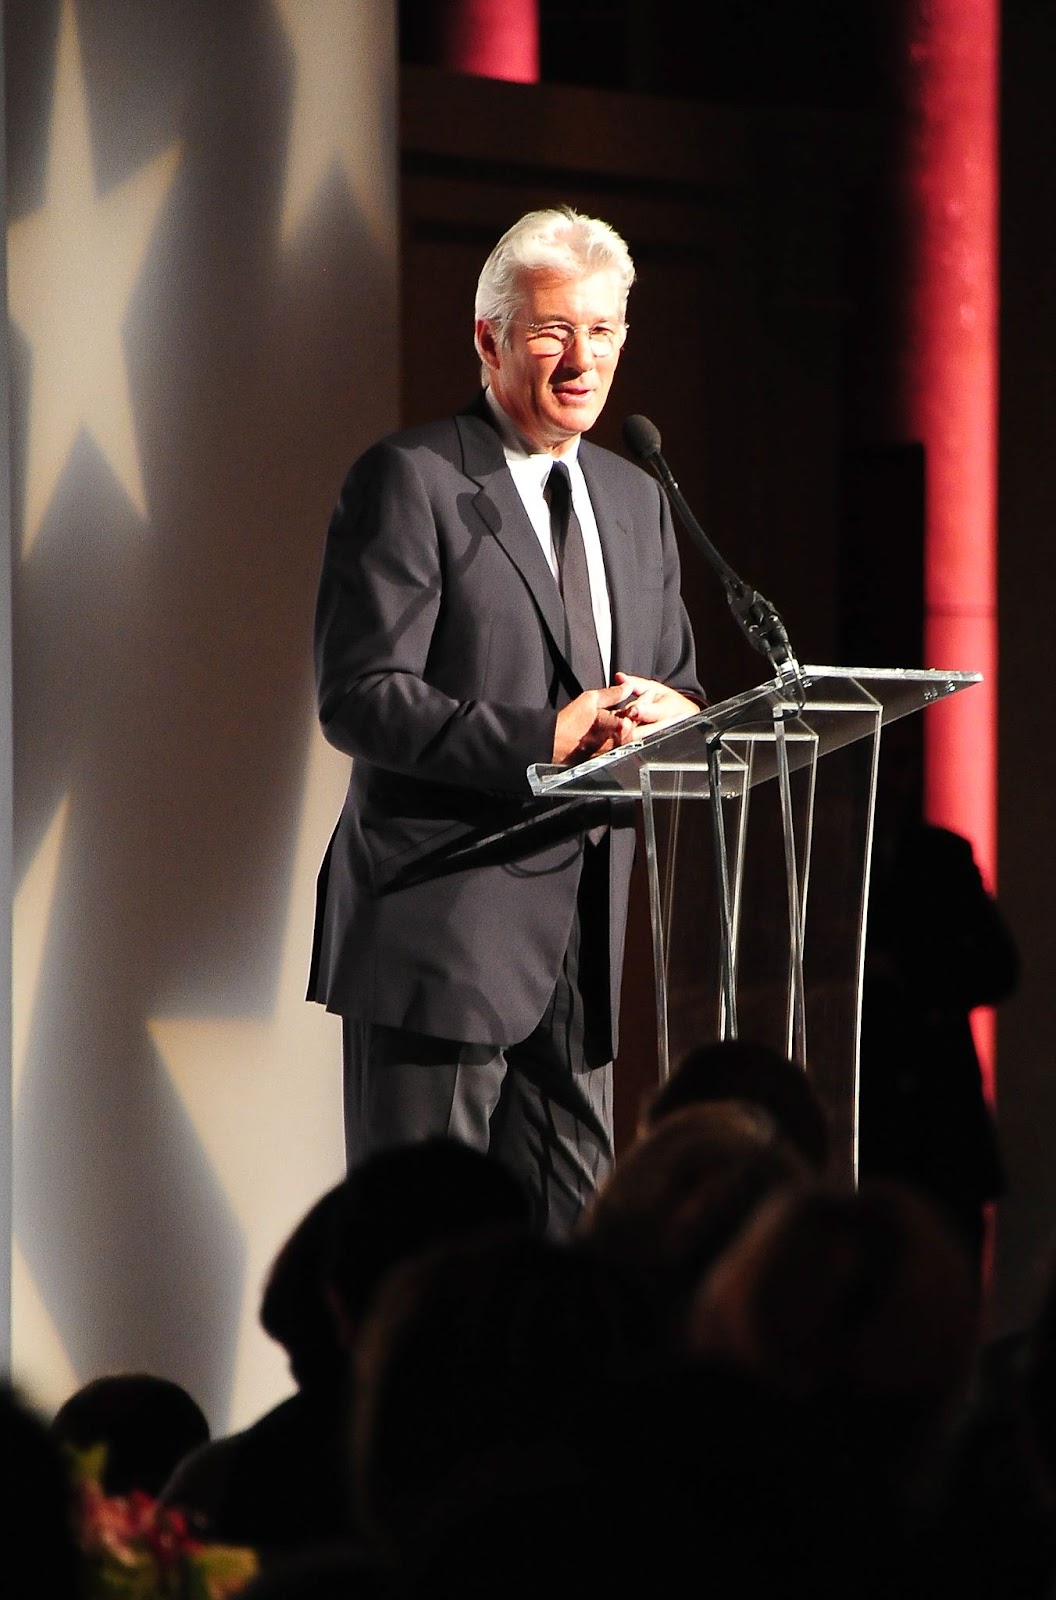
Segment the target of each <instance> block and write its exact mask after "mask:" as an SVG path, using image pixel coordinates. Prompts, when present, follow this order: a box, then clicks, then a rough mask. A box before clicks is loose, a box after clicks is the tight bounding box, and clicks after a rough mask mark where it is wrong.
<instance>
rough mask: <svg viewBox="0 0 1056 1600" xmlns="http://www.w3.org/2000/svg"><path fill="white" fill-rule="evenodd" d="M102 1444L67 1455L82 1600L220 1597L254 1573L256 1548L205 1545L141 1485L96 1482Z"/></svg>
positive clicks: (100, 1472)
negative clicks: (112, 1489) (127, 1490)
mask: <svg viewBox="0 0 1056 1600" xmlns="http://www.w3.org/2000/svg"><path fill="white" fill-rule="evenodd" d="M105 1461H106V1448H105V1446H98V1447H96V1448H95V1449H92V1450H86V1451H81V1452H76V1453H75V1454H74V1457H73V1476H74V1488H75V1492H76V1501H75V1514H76V1534H77V1542H78V1545H79V1547H80V1550H81V1555H82V1558H83V1561H84V1572H85V1584H84V1591H83V1592H84V1597H85V1600H226V1596H228V1595H233V1594H237V1593H238V1591H239V1590H240V1589H241V1588H243V1587H244V1585H245V1584H246V1583H248V1581H249V1579H250V1578H251V1577H252V1576H253V1575H254V1573H255V1572H256V1571H257V1567H258V1562H257V1556H256V1553H255V1551H253V1550H247V1549H243V1548H241V1547H239V1546H236V1545H223V1544H210V1543H208V1542H206V1541H204V1540H202V1539H200V1538H198V1537H196V1536H195V1534H194V1533H193V1531H192V1529H191V1526H190V1524H189V1522H188V1519H187V1517H186V1515H185V1514H184V1513H183V1512H182V1511H180V1510H178V1509H177V1508H176V1507H174V1506H163V1505H159V1503H158V1502H157V1501H156V1500H154V1499H152V1498H151V1496H150V1495H148V1494H145V1493H143V1492H142V1491H141V1490H138V1489H136V1490H133V1491H132V1493H131V1494H128V1495H109V1494H107V1493H106V1492H105V1490H104V1489H103V1487H102V1476H103V1468H104V1465H105Z"/></svg>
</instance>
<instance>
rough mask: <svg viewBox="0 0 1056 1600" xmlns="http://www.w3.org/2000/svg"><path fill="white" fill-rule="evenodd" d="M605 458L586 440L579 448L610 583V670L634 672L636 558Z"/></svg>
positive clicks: (636, 658) (630, 531)
mask: <svg viewBox="0 0 1056 1600" xmlns="http://www.w3.org/2000/svg"><path fill="white" fill-rule="evenodd" d="M604 459H605V458H604V455H603V453H602V452H601V451H600V450H599V449H598V447H597V446H596V445H591V444H588V443H587V441H586V440H584V441H583V443H582V444H581V445H580V447H579V464H580V466H581V467H582V468H583V476H584V478H585V479H586V482H587V489H588V490H589V492H590V503H591V505H592V506H593V507H594V516H595V519H596V520H597V524H598V535H599V537H600V539H601V550H602V555H603V556H604V558H605V573H606V576H607V578H608V580H609V606H610V609H611V611H612V670H613V672H615V671H616V669H617V668H622V669H623V670H624V671H627V672H634V671H635V670H637V668H636V665H635V664H636V663H640V662H641V640H640V637H639V632H640V630H639V619H640V617H641V606H640V605H639V604H638V603H637V592H638V555H637V547H636V545H635V538H634V526H633V523H632V521H631V518H630V515H629V514H628V511H627V508H626V506H625V505H624V504H623V502H622V501H621V500H620V499H619V497H618V496H617V495H616V494H615V493H614V492H611V490H610V488H609V485H608V482H607V475H606V473H605V471H604Z"/></svg>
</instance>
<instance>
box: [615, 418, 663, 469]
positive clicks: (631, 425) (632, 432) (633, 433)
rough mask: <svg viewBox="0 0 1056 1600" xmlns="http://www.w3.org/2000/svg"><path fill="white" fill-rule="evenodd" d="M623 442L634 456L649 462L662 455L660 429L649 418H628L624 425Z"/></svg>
mask: <svg viewBox="0 0 1056 1600" xmlns="http://www.w3.org/2000/svg"><path fill="white" fill-rule="evenodd" d="M623 442H624V444H625V445H626V446H627V448H628V450H630V452H631V454H632V455H636V456H638V457H639V459H640V460H642V461H648V460H649V459H650V457H651V456H658V455H659V454H660V429H659V428H658V427H657V426H656V424H655V423H653V422H650V421H649V418H648V417H628V418H627V421H626V422H625V423H624V425H623Z"/></svg>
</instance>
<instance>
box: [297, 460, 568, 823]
mask: <svg viewBox="0 0 1056 1600" xmlns="http://www.w3.org/2000/svg"><path fill="white" fill-rule="evenodd" d="M440 515H441V513H439V512H438V511H437V509H436V507H435V506H434V504H433V502H432V501H431V499H430V496H429V493H428V491H427V489H426V486H425V484H424V483H423V482H422V479H421V475H420V473H419V470H418V466H417V462H416V459H415V457H414V455H413V454H412V453H411V452H409V451H406V450H403V449H401V448H399V447H398V446H395V445H393V444H388V443H384V442H383V443H382V444H379V445H376V446H374V447H373V448H372V449H371V450H369V451H368V452H367V453H366V454H365V455H364V456H362V457H361V458H360V460H359V461H358V462H357V463H356V464H355V466H353V468H352V470H351V472H350V473H349V475H348V478H347V479H346V481H345V484H344V486H343V489H342V492H341V495H340V498H339V500H338V504H337V506H336V508H335V510H334V514H333V516H332V518H331V522H330V527H329V530H328V533H327V540H326V548H325V552H324V556H323V565H322V572H321V576H320V583H319V593H318V601H317V606H316V622H315V663H316V681H317V685H318V695H319V717H320V722H321V725H322V729H323V732H324V734H325V736H326V738H327V739H328V740H329V742H330V743H331V744H333V745H335V746H336V747H337V748H338V749H339V750H342V751H344V752H345V753H346V754H347V755H350V756H352V757H353V758H356V757H359V758H362V759H363V760H366V761H370V762H372V763H374V764H375V765H377V766H380V767H384V768H386V769H388V770H389V771H392V772H397V773H401V774H404V775H407V776H412V777H415V778H419V779H424V780H427V781H431V782H436V783H445V784H457V785H463V786H469V787H473V788H481V789H486V790H493V791H499V792H506V793H512V794H520V795H527V793H528V782H527V777H526V769H527V768H528V767H529V766H530V765H531V764H532V763H533V762H540V761H548V760H549V759H550V756H551V753H552V751H553V739H554V727H555V723H556V711H555V710H554V709H553V708H552V707H550V706H546V705H544V706H526V705H520V706H518V705H502V704H497V703H495V702H489V701H486V700H483V699H473V698H466V699H462V700H459V699H456V698H453V697H452V696H451V694H449V693H446V692H444V691H442V690H441V689H439V688H438V687H437V686H436V684H435V683H434V682H431V681H430V673H429V660H430V647H431V644H432V642H433V638H434V633H435V629H436V625H437V619H438V617H439V614H440V609H441V607H442V605H443V603H444V585H445V582H448V581H457V579H449V577H448V575H447V573H446V571H445V557H444V550H443V541H442V538H441V530H440V526H439V522H438V517H439V516H440Z"/></svg>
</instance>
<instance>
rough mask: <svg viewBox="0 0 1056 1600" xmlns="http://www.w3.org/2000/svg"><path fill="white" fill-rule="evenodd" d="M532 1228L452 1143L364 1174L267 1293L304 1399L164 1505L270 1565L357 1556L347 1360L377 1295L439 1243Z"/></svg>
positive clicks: (393, 1159) (180, 1478)
mask: <svg viewBox="0 0 1056 1600" xmlns="http://www.w3.org/2000/svg"><path fill="white" fill-rule="evenodd" d="M528 1215H529V1212H528V1202H527V1198H526V1196H525V1195H524V1193H523V1191H522V1190H521V1188H520V1186H519V1185H518V1183H517V1181H516V1179H515V1178H514V1177H513V1176H512V1174H510V1173H509V1172H508V1171H507V1170H506V1169H505V1168H504V1167H501V1166H499V1165H498V1163H497V1162H495V1161H494V1160H492V1159H490V1158H488V1157H487V1156H485V1155H482V1154H481V1153H480V1152H478V1151H475V1150H472V1149H470V1148H469V1147H468V1146H467V1145H463V1144H460V1143H458V1142H456V1141H455V1140H448V1139H441V1138H436V1139H429V1140H426V1141H424V1142H422V1143H420V1144H415V1145H407V1146H399V1147H395V1148H393V1149H391V1150H384V1151H379V1152H378V1153H377V1154H375V1155H373V1156H372V1157H370V1158H369V1159H368V1160H367V1161H365V1162H363V1163H362V1164H361V1165H360V1166H358V1167H356V1168H355V1169H354V1170H353V1171H352V1172H350V1173H349V1174H348V1176H347V1177H346V1178H345V1179H344V1180H343V1181H342V1182H341V1183H339V1184H337V1185H336V1186H334V1187H333V1188H332V1189H330V1190H329V1191H327V1193H325V1194H324V1195H322V1196H321V1197H320V1198H319V1200H317V1201H316V1203H315V1204H314V1205H313V1206H312V1207H311V1209H310V1210H309V1211H308V1213H307V1214H306V1216H305V1217H304V1218H303V1219H302V1220H301V1222H300V1223H299V1224H298V1226H297V1227H296V1228H295V1229H294V1231H293V1233H292V1234H291V1235H290V1237H289V1238H288V1239H287V1241H286V1242H285V1244H284V1245H283V1247H282V1248H281V1250H280V1251H279V1254H278V1256H277V1257H276V1259H275V1262H274V1264H273V1266H272V1270H271V1273H270V1275H269V1278H268V1282H267V1285H266V1287H265V1291H264V1295H263V1299H262V1303H261V1312H260V1320H261V1323H262V1325H263V1327H264V1328H265V1330H266V1331H267V1332H268V1333H270V1334H271V1335H272V1337H273V1338H275V1339H276V1340H278V1342H279V1343H281V1344H282V1345H283V1347H284V1349H285V1350H286V1352H287V1354H288V1356H289V1362H290V1371H291V1374H292V1376H293V1378H294V1380H295V1382H296V1384H297V1388H296V1391H295V1392H294V1393H293V1394H292V1395H290V1396H289V1397H287V1398H286V1399H285V1400H283V1401H281V1402H280V1403H279V1404H278V1405H277V1406H275V1407H273V1408H272V1409H271V1410H270V1411H268V1412H267V1413H265V1415H264V1416H262V1417H260V1418H258V1420H257V1421H256V1422H254V1423H253V1424H252V1425H251V1426H250V1427H248V1428H246V1429H244V1430H242V1431H241V1432H239V1433H237V1434H233V1435H230V1436H228V1437H227V1438H224V1439H218V1440H214V1441H212V1442H211V1443H210V1444H208V1445H205V1446H203V1447H202V1448H201V1449H199V1450H197V1451H195V1452H193V1453H192V1454H191V1455H190V1456H188V1457H187V1458H186V1459H185V1460H184V1461H183V1462H182V1463H181V1464H180V1465H179V1466H178V1467H177V1468H176V1470H175V1472H174V1473H173V1475H172V1477H171V1478H170V1480H169V1482H168V1484H167V1486H166V1488H165V1491H164V1499H165V1501H166V1502H167V1503H169V1504H172V1505H178V1506H180V1507H181V1508H183V1509H184V1510H186V1511H188V1512H190V1513H192V1514H193V1516H194V1518H195V1520H196V1522H197V1523H198V1525H199V1526H200V1527H201V1528H202V1529H203V1530H204V1531H206V1532H207V1533H208V1534H209V1536H210V1537H211V1538H214V1539H217V1540H222V1541H224V1542H227V1543H233V1544H241V1545H251V1546H252V1547H253V1548H255V1549H256V1550H258V1551H259V1552H260V1554H261V1557H262V1561H263V1562H264V1563H265V1564H267V1563H268V1562H271V1561H273V1560H274V1559H275V1558H277V1557H280V1556H282V1557H285V1556H289V1555H291V1554H293V1553H297V1552H302V1551H304V1550H305V1549H307V1548H309V1547H313V1546H316V1545H318V1544H337V1545H340V1546H344V1545H346V1544H356V1543H357V1542H358V1538H359V1528H358V1519H357V1511H356V1505H355V1502H354V1497H353V1495H352V1493H351V1488H350V1467H349V1455H348V1434H349V1428H350V1417H351V1415H352V1413H353V1411H354V1406H355V1396H354V1391H353V1386H352V1384H351V1374H350V1367H349V1353H350V1351H351V1350H352V1348H353V1347H354V1345H355V1342H356V1338H357V1336H358V1328H359V1324H360V1322H361V1320H362V1318H363V1316H364V1314H365V1312H366V1310H367V1308H368V1307H369V1305H370V1302H371V1299H372V1297H373V1295H374V1293H375V1291H376V1290H377V1289H378V1287H379V1286H380V1284H381V1283H382V1281H383V1280H384V1278H385V1276H386V1275H387V1273H388V1272H389V1271H390V1270H392V1269H393V1268H394V1267H395V1266H396V1265H397V1264H398V1263H399V1262H400V1261H402V1260H403V1259H404V1258H405V1257H407V1256H409V1255H412V1254H414V1253H415V1252H417V1251H419V1250H421V1249H424V1248H425V1247H426V1246H427V1245H430V1244H432V1243H434V1242H435V1241H437V1240H440V1239H444V1238H448V1237H451V1236H460V1235H463V1234H467V1233H470V1232H472V1231H473V1230H475V1229H477V1228H485V1227H490V1226H495V1225H498V1224H500V1223H501V1224H517V1225H520V1226H527V1219H528Z"/></svg>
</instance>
